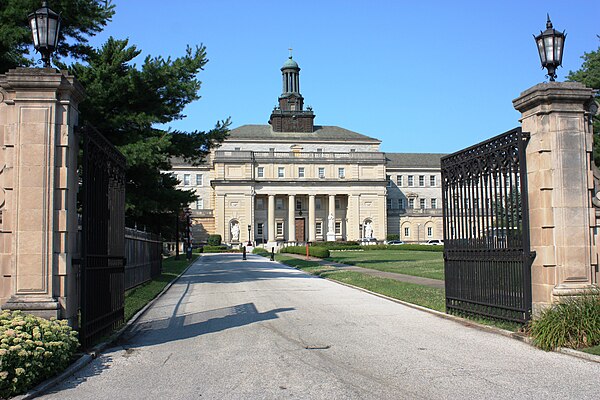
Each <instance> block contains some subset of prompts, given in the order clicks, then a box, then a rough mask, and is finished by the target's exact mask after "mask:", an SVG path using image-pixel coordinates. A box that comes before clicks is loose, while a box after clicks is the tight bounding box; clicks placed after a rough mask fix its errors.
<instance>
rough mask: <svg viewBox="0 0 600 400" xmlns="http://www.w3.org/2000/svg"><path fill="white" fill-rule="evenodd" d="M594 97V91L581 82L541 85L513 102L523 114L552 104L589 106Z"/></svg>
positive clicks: (522, 94)
mask: <svg viewBox="0 0 600 400" xmlns="http://www.w3.org/2000/svg"><path fill="white" fill-rule="evenodd" d="M593 97H594V90H593V89H590V88H588V87H586V86H585V85H584V84H583V83H580V82H546V83H539V84H537V85H535V86H533V87H531V88H529V89H527V90H525V91H524V92H522V93H521V95H520V96H519V97H517V98H516V99H514V100H513V106H514V107H515V109H516V110H517V111H519V112H521V113H524V112H527V111H528V110H531V109H532V108H534V107H537V106H547V105H550V104H552V105H553V108H556V105H557V104H563V105H564V104H581V105H585V104H587V103H588V102H589V101H590V99H592V98H593Z"/></svg>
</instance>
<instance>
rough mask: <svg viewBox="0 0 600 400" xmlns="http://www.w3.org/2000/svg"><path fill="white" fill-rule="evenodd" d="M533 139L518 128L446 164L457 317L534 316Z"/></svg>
mask: <svg viewBox="0 0 600 400" xmlns="http://www.w3.org/2000/svg"><path fill="white" fill-rule="evenodd" d="M528 139H529V135H528V134H527V133H524V132H522V131H521V128H516V129H513V130H511V131H508V132H505V133H503V134H501V135H498V136H496V137H493V138H491V139H489V140H487V141H485V142H482V143H479V144H477V145H475V146H472V147H469V148H467V149H464V150H462V151H459V152H456V153H454V154H450V155H448V156H446V157H443V158H442V160H441V167H442V202H443V215H444V263H445V279H446V310H447V312H449V313H465V314H475V315H483V316H488V317H492V318H497V319H503V320H510V321H516V322H525V321H527V320H528V319H529V318H530V316H531V263H532V261H533V256H535V254H534V253H531V251H530V247H529V221H528V217H529V215H528V205H527V179H526V178H527V175H526V171H527V169H526V165H525V147H526V145H527V140H528Z"/></svg>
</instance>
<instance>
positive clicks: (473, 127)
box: [92, 0, 600, 153]
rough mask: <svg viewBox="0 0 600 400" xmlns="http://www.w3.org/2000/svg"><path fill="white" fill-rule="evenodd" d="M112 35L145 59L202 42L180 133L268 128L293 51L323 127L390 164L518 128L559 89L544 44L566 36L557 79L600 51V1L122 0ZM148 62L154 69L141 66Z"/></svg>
mask: <svg viewBox="0 0 600 400" xmlns="http://www.w3.org/2000/svg"><path fill="white" fill-rule="evenodd" d="M113 3H114V4H116V7H117V8H116V15H115V17H114V18H113V21H112V22H111V23H109V25H108V26H107V28H106V29H105V31H104V32H102V33H101V34H99V35H98V36H97V37H95V38H93V39H92V43H93V44H95V45H100V44H102V43H103V42H104V41H105V40H106V38H107V37H108V36H111V35H112V36H115V37H117V38H125V37H128V38H129V39H130V43H131V44H135V45H136V46H138V47H139V48H140V49H141V50H143V53H142V57H144V56H146V55H163V56H173V57H176V56H179V55H182V54H183V53H184V51H185V48H186V45H188V44H189V45H196V44H201V43H203V44H204V45H206V47H207V54H208V58H209V60H210V62H209V63H208V64H207V65H206V67H205V70H204V71H202V72H201V73H200V76H199V78H200V80H201V81H202V89H201V91H200V93H201V95H202V98H201V99H200V100H198V101H196V102H194V103H192V104H190V105H189V106H188V107H187V108H186V110H185V113H186V115H187V118H185V119H184V120H181V121H175V122H174V123H172V124H170V125H169V126H170V127H172V128H173V129H180V130H194V129H199V130H208V129H210V128H211V127H212V126H214V124H215V122H216V121H217V120H220V119H225V118H227V117H229V116H231V118H232V127H236V126H240V125H244V124H266V123H267V121H268V119H269V115H270V112H271V110H272V109H273V106H275V104H276V102H277V97H278V96H279V94H280V93H281V72H280V70H279V68H280V67H281V65H282V64H283V63H284V61H285V60H286V59H287V57H288V53H289V52H288V50H287V49H288V48H289V47H292V48H293V49H294V50H293V54H294V59H295V60H296V61H297V62H298V64H299V65H300V67H301V68H302V70H301V72H300V91H301V93H302V95H303V96H304V99H305V100H304V101H305V105H310V106H312V107H313V109H314V111H315V114H316V118H315V123H316V124H319V125H338V126H341V127H344V128H347V129H350V130H353V131H356V132H359V133H362V134H365V135H368V136H371V137H376V138H378V139H380V140H382V145H381V149H382V150H383V151H386V152H439V153H449V152H453V151H456V150H459V149H461V148H463V147H466V146H469V145H472V144H474V143H476V142H479V141H482V140H485V139H487V138H489V137H491V136H493V135H496V134H499V133H502V132H504V131H506V130H509V129H512V128H514V127H516V126H518V124H519V122H518V119H519V114H518V113H517V112H516V111H515V110H514V109H513V107H512V100H513V99H514V98H516V97H517V96H518V95H519V93H520V92H522V91H524V90H525V89H527V88H529V87H531V86H533V85H535V84H537V83H539V82H543V81H545V80H546V77H545V72H544V71H542V70H541V67H540V65H539V57H538V55H537V50H536V47H535V43H534V40H533V37H532V34H534V33H535V34H537V33H539V31H540V30H543V29H545V22H546V12H549V13H550V17H551V19H552V22H553V23H554V27H555V28H556V29H559V30H566V32H567V35H568V36H567V39H566V43H565V54H564V58H563V68H559V69H558V80H559V81H561V80H564V78H565V75H566V74H567V72H568V71H569V70H575V69H578V68H579V67H580V65H581V59H580V56H581V55H582V54H583V52H584V51H588V52H589V51H592V50H596V49H597V48H598V47H599V46H600V40H598V39H597V37H596V35H597V34H600V24H599V23H598V16H599V15H600V1H597V0H586V1H581V0H571V1H568V2H567V1H564V0H563V1H556V0H546V1H537V0H535V1H530V0H521V1H513V0H504V1H460V0H456V1H453V2H449V1H400V0H397V1H383V0H379V1H378V0H372V1H352V0H346V1H339V0H331V1H330V0H321V1H313V0H304V1H287V2H286V1H281V0H280V1H271V0H254V1H241V0H219V1H218V0H215V1H207V0H205V1H191V0H171V1H164V0H161V1H155V0H146V1H141V0H135V1H134V0H130V1H125V0H113ZM140 62H141V60H140Z"/></svg>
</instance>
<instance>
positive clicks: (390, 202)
mask: <svg viewBox="0 0 600 400" xmlns="http://www.w3.org/2000/svg"><path fill="white" fill-rule="evenodd" d="M386 201H387V208H392V199H387V200H386Z"/></svg>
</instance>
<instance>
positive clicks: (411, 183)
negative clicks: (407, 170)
mask: <svg viewBox="0 0 600 400" xmlns="http://www.w3.org/2000/svg"><path fill="white" fill-rule="evenodd" d="M414 179H415V177H414V176H412V175H409V176H408V186H412V185H413V183H414Z"/></svg>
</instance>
